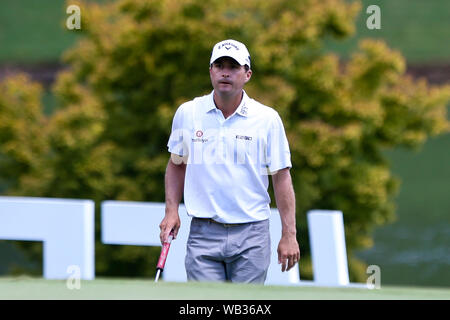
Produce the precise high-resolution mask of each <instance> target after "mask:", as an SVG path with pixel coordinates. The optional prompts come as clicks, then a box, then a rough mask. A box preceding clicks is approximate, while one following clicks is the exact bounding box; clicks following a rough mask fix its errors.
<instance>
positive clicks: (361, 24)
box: [0, 0, 450, 63]
mask: <svg viewBox="0 0 450 320" xmlns="http://www.w3.org/2000/svg"><path fill="white" fill-rule="evenodd" d="M92 1H94V0H92ZM95 1H96V2H100V0H95ZM349 1H350V0H349ZM361 2H362V9H361V12H360V14H359V16H358V18H357V21H356V34H355V36H354V37H352V38H351V39H346V40H345V41H342V42H339V41H335V40H330V41H328V42H327V46H326V48H327V50H332V51H335V52H337V53H339V54H340V55H343V56H344V57H346V56H348V55H349V53H351V52H353V51H354V49H355V48H356V45H357V42H358V40H359V39H361V38H367V37H370V38H380V39H384V40H385V41H386V42H387V43H388V45H389V46H390V47H391V48H394V49H398V50H400V51H401V52H402V53H403V54H404V56H405V57H406V58H407V60H408V61H409V62H413V63H417V62H429V61H448V60H449V59H450V45H448V39H450V1H448V0H433V1H424V0H362V1H361ZM371 4H377V5H379V7H380V9H381V29H380V30H369V29H367V27H366V20H367V18H368V16H369V15H368V14H366V8H367V7H368V6H369V5H371ZM65 9H66V1H65V0H39V1H35V0H20V1H16V0H2V2H1V10H0V63H7V62H10V63H11V62H13V63H38V62H42V61H57V60H59V58H60V55H61V54H62V53H63V52H64V51H65V50H66V49H67V48H69V47H71V46H72V45H73V44H74V43H75V41H76V40H77V38H78V36H79V34H77V32H76V31H69V30H67V29H66V28H65V21H66V19H67V17H68V14H66V11H65ZM81 23H83V13H82V15H81Z"/></svg>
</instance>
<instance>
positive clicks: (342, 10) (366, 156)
mask: <svg viewBox="0 0 450 320" xmlns="http://www.w3.org/2000/svg"><path fill="white" fill-rule="evenodd" d="M80 6H81V11H82V32H83V33H84V37H83V39H82V40H81V41H80V42H79V43H78V44H77V45H76V46H75V47H74V48H72V49H70V50H69V51H68V52H66V54H65V55H64V61H65V63H66V64H67V65H68V66H69V68H68V69H67V70H66V71H63V72H61V73H60V74H59V76H58V79H57V81H56V83H55V85H54V88H53V92H54V94H55V96H56V97H57V99H58V109H57V110H56V111H55V112H54V114H52V115H51V116H49V117H45V116H43V113H42V110H43V108H42V106H41V105H40V104H39V99H40V94H41V91H40V89H39V86H37V85H36V84H34V83H32V82H30V81H29V80H27V79H26V78H23V77H22V76H20V77H17V78H12V79H7V80H5V81H4V82H3V83H2V84H1V86H0V142H1V145H0V168H1V172H2V176H1V178H2V181H4V183H6V184H7V186H8V188H7V192H6V193H7V194H13V195H28V196H45V197H64V198H89V199H94V200H96V203H97V206H98V205H99V203H100V201H102V200H107V199H117V200H135V201H164V171H165V166H166V164H167V161H168V153H167V148H166V143H167V140H168V137H169V134H170V126H171V121H172V117H173V114H174V112H175V110H176V108H177V107H178V106H179V105H180V104H181V103H182V102H184V101H187V100H190V99H192V98H193V97H195V96H198V95H202V94H205V93H208V92H210V91H211V89H212V87H211V84H210V79H209V75H208V63H209V56H210V54H211V48H212V46H213V45H214V44H215V43H216V42H218V41H220V40H223V39H228V38H233V39H236V40H239V41H241V42H243V43H245V44H246V45H247V47H248V48H249V50H250V53H251V55H252V69H253V77H252V80H251V81H250V82H249V83H248V84H247V87H246V91H247V93H248V94H249V96H251V97H253V98H255V99H257V100H259V101H261V102H262V103H264V104H267V105H269V106H272V107H274V108H275V109H276V110H277V111H278V112H279V113H280V115H281V117H282V119H283V122H284V124H285V127H286V131H287V135H288V139H289V142H290V146H291V152H292V161H293V169H292V170H291V174H292V176H293V183H294V188H295V191H296V201H297V221H298V231H299V232H298V237H299V242H300V246H301V251H302V260H301V263H300V266H301V270H300V272H301V276H302V278H304V279H305V278H311V276H312V270H311V263H310V254H309V244H308V242H309V241H308V234H307V227H306V212H307V210H309V209H315V208H320V209H336V210H342V211H343V213H344V221H345V232H346V241H347V254H348V256H349V268H350V274H351V280H352V281H361V280H363V279H365V268H364V264H362V263H361V262H360V261H358V260H357V259H356V258H355V257H354V255H353V253H354V251H355V250H357V249H362V248H367V247H370V246H371V245H372V240H371V231H372V230H373V228H374V227H375V226H377V225H382V224H384V223H387V222H389V221H392V220H393V219H394V218H395V214H394V212H395V205H394V204H395V202H394V200H395V195H396V192H397V189H398V185H399V181H398V179H396V178H395V177H393V175H392V173H391V172H390V169H389V164H388V163H387V161H386V159H385V157H384V156H383V151H384V150H386V149H387V148H393V147H398V146H404V147H407V148H417V147H420V146H421V145H422V144H423V143H424V142H425V140H426V139H427V137H428V136H430V135H436V134H440V133H443V132H446V131H448V128H449V123H448V121H447V116H446V104H447V103H448V101H449V99H450V88H449V87H448V86H446V87H434V86H429V85H428V84H427V83H426V82H425V81H416V80H413V79H411V78H409V77H408V76H406V75H405V61H404V59H403V57H402V56H401V54H400V53H398V52H396V51H394V50H391V49H390V48H388V47H387V46H386V45H385V44H384V43H383V42H381V41H374V40H364V41H362V42H361V43H360V45H359V49H358V50H357V52H355V53H354V54H353V55H352V57H351V58H350V59H349V60H348V61H345V62H343V61H340V59H339V57H337V56H336V55H334V54H332V53H325V52H324V49H323V40H324V39H326V38H329V37H334V38H337V39H338V38H344V37H349V36H351V34H352V33H353V31H354V19H355V16H356V14H357V13H358V12H359V10H360V5H359V3H357V2H354V3H348V2H346V1H343V0H302V1H288V0H273V1H257V0H247V1H237V0H231V1H218V0H212V1H208V2H205V1H199V0H162V1H147V0H120V1H116V2H108V3H106V4H101V5H100V4H91V3H90V4H88V3H80ZM98 216H99V215H98V212H97V228H98V230H97V242H98V243H97V244H96V273H97V275H120V276H148V275H151V274H152V272H153V268H152V266H154V264H155V263H156V262H155V259H156V258H157V257H156V255H157V252H159V251H158V250H153V249H152V250H149V249H148V248H143V247H132V246H126V247H125V246H104V245H102V244H101V243H100V241H99V236H98V231H99V219H98ZM149 229H150V228H149ZM27 250H30V249H29V248H28V249H27Z"/></svg>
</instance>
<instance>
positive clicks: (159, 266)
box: [155, 231, 173, 282]
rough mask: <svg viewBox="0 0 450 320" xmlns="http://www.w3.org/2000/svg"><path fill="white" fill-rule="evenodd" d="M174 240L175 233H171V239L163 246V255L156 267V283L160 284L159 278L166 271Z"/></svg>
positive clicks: (160, 256)
mask: <svg viewBox="0 0 450 320" xmlns="http://www.w3.org/2000/svg"><path fill="white" fill-rule="evenodd" d="M172 239H173V231H170V234H169V238H168V239H167V241H166V242H164V244H163V246H162V249H161V254H160V255H159V260H158V264H157V265H156V278H155V282H158V280H159V276H160V275H161V273H162V272H163V270H164V265H165V264H166V259H167V254H168V253H169V248H170V243H171V242H172Z"/></svg>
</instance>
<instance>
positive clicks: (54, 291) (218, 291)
mask: <svg viewBox="0 0 450 320" xmlns="http://www.w3.org/2000/svg"><path fill="white" fill-rule="evenodd" d="M0 299H56V300H58V299H64V300H66V299H69V300H72V299H73V300H75V299H86V300H91V299H95V300H97V299H136V300H139V299H151V300H153V299H160V300H304V299H306V300H328V299H333V300H347V299H350V300H355V299H357V300H366V299H370V300H372V299H384V300H390V299H394V300H404V299H408V300H409V299H414V300H416V299H436V300H438V299H450V289H437V288H414V287H410V288H409V287H382V288H381V289H373V290H369V289H365V288H323V287H311V286H299V287H284V286H257V285H243V284H239V285H237V284H230V283H169V282H163V281H160V282H158V283H154V282H153V280H151V279H145V280H144V279H141V280H130V279H96V280H93V281H83V280H82V281H81V283H80V289H72V290H70V289H68V287H67V283H66V281H64V280H44V279H41V278H0Z"/></svg>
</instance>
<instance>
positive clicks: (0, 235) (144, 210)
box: [0, 196, 358, 286]
mask: <svg viewBox="0 0 450 320" xmlns="http://www.w3.org/2000/svg"><path fill="white" fill-rule="evenodd" d="M164 211H165V205H164V203H151V202H128V201H104V202H102V204H101V230H102V241H103V242H104V243H105V244H124V245H147V246H160V245H161V244H160V241H159V224H160V222H161V220H162V219H163V217H164ZM179 212H180V219H181V228H180V230H179V233H178V237H177V239H176V240H175V241H173V243H172V246H171V249H170V253H169V256H168V259H167V263H166V266H165V270H164V274H163V277H164V279H165V280H167V281H175V282H182V281H186V279H187V278H186V271H185V268H184V257H185V255H186V242H187V238H188V233H189V225H190V218H189V217H188V215H187V213H186V210H185V208H184V206H183V205H180V210H179ZM307 218H308V229H309V236H310V242H311V255H312V262H313V271H314V281H300V275H299V271H298V268H293V269H291V270H290V271H289V272H284V273H282V272H281V267H280V265H279V264H278V257H277V246H278V242H279V240H280V237H281V221H280V216H279V213H278V210H276V209H272V215H271V219H270V235H271V251H272V254H271V263H270V266H269V270H268V274H267V280H266V284H271V285H319V286H358V285H357V284H353V285H352V284H350V283H349V277H348V267H347V254H346V248H345V234H344V222H343V216H342V212H340V211H327V210H312V211H309V212H308V214H307ZM0 239H2V240H28V241H43V248H44V250H43V251H44V252H43V260H44V261H43V264H44V268H43V269H44V277H45V278H47V279H66V278H68V276H69V275H68V267H69V266H77V267H79V268H80V277H81V279H86V280H88V279H94V277H95V266H94V259H95V257H94V255H95V252H94V243H95V242H94V202H93V201H91V200H69V199H55V198H32V197H28V198H25V197H2V196H0ZM300 263H301V260H300Z"/></svg>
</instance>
